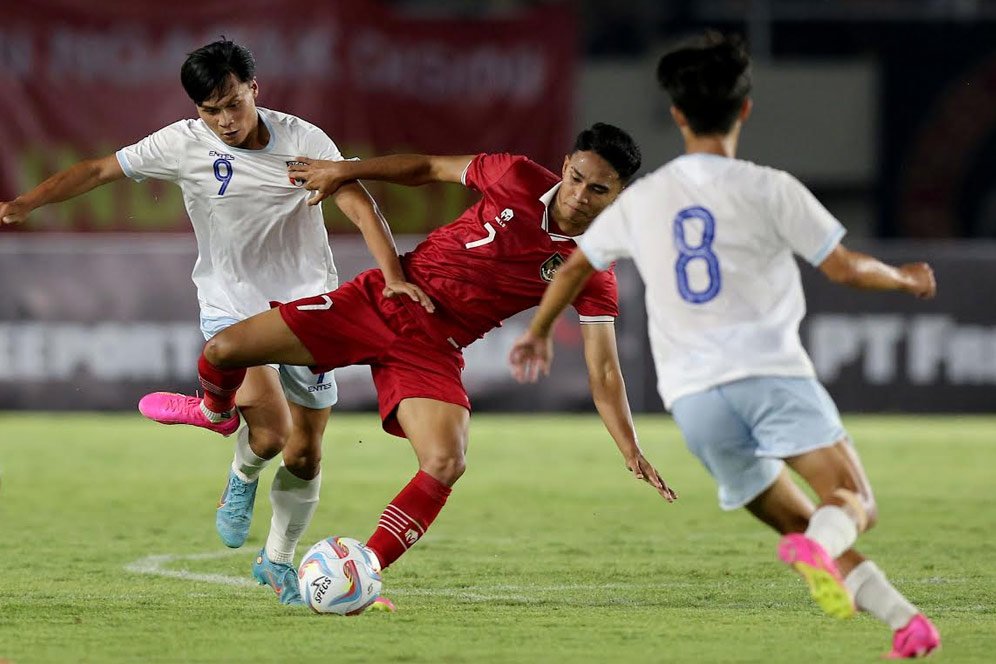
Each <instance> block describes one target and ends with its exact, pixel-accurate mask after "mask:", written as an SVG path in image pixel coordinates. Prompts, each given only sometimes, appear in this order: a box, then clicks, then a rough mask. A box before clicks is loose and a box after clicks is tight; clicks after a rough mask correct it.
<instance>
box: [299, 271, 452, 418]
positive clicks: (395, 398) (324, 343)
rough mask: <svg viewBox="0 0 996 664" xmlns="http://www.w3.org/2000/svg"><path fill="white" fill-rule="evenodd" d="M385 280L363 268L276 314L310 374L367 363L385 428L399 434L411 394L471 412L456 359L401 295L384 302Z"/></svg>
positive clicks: (415, 306)
mask: <svg viewBox="0 0 996 664" xmlns="http://www.w3.org/2000/svg"><path fill="white" fill-rule="evenodd" d="M383 291H384V276H383V274H381V272H380V270H368V271H367V272H364V273H362V274H360V275H359V276H357V277H356V278H355V279H353V280H352V281H349V282H347V283H345V284H343V285H342V286H340V287H339V288H338V289H336V290H334V291H332V292H331V293H326V294H324V295H318V296H315V297H306V298H303V299H300V300H296V301H294V302H289V303H287V304H281V305H280V315H281V316H282V317H283V319H284V322H286V323H287V325H288V327H290V329H291V331H292V332H293V333H294V334H295V335H296V336H297V338H298V339H300V340H301V343H303V344H304V346H305V347H306V348H307V349H308V351H310V352H311V355H312V357H314V358H315V367H313V368H314V369H315V370H316V373H319V372H320V371H327V370H329V369H335V368H337V367H345V366H350V365H353V364H369V365H370V373H371V374H372V375H373V381H374V385H375V386H376V388H377V402H378V405H379V408H380V418H381V420H382V422H383V425H384V430H385V431H387V432H388V433H391V434H394V435H395V436H401V437H402V438H404V437H405V433H404V430H403V429H402V428H401V425H400V424H399V423H398V418H397V410H398V404H400V403H401V401H402V400H404V399H408V398H411V397H422V398H426V399H435V400H437V401H445V402H446V403H453V404H456V405H458V406H463V407H464V408H466V409H467V410H470V399H469V398H468V397H467V391H466V390H465V389H464V387H463V381H461V379H460V374H461V372H462V371H463V354H462V353H461V352H460V349H459V348H457V347H455V346H454V345H453V343H452V342H450V341H448V340H447V337H446V336H445V333H444V332H439V331H436V330H435V329H434V328H435V327H436V325H435V324H434V322H433V321H432V320H431V318H430V317H431V316H433V314H430V313H428V312H426V311H425V310H424V309H422V307H421V305H419V304H417V303H415V302H413V301H412V300H411V299H409V298H408V297H407V296H400V297H394V298H385V297H384V296H383V295H382V293H383Z"/></svg>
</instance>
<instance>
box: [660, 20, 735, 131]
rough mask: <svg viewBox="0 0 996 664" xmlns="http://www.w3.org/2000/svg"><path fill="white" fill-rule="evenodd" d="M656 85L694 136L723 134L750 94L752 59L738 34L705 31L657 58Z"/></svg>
mask: <svg viewBox="0 0 996 664" xmlns="http://www.w3.org/2000/svg"><path fill="white" fill-rule="evenodd" d="M657 82H658V83H660V85H661V87H662V88H664V89H665V90H666V91H667V93H668V94H669V95H671V101H672V102H673V103H674V105H675V106H677V107H678V109H679V110H680V111H681V112H682V113H684V114H685V117H686V118H688V125H689V127H691V129H692V131H693V132H694V133H696V134H725V133H727V132H728V131H730V128H731V127H733V123H734V121H735V120H736V119H737V115H738V114H739V113H740V108H741V107H742V106H743V103H744V99H746V98H747V95H748V94H749V93H750V87H751V73H750V55H749V54H748V53H747V47H746V45H745V44H744V41H743V39H742V38H741V37H740V36H739V35H723V34H721V33H719V32H716V31H715V30H708V31H706V32H705V33H704V34H702V35H699V36H697V37H693V38H691V39H688V40H685V41H683V42H681V43H679V44H677V45H676V46H674V47H672V48H671V49H669V50H668V51H667V52H666V53H665V54H664V55H663V56H661V59H660V62H659V63H658V64H657Z"/></svg>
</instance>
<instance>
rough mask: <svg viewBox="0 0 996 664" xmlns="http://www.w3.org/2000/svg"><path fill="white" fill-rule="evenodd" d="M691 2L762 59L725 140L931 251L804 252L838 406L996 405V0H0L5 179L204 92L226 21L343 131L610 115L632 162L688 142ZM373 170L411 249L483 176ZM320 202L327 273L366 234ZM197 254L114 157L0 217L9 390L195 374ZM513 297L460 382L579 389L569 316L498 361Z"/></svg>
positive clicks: (387, 142)
mask: <svg viewBox="0 0 996 664" xmlns="http://www.w3.org/2000/svg"><path fill="white" fill-rule="evenodd" d="M703 27H714V28H718V29H721V30H725V31H737V32H740V33H742V34H744V35H745V36H746V37H747V39H748V40H749V42H750V45H751V50H752V53H753V56H754V58H755V62H756V65H755V69H754V80H755V87H754V93H753V98H754V102H755V107H754V114H753V116H752V117H751V119H750V121H749V123H748V125H747V127H746V128H745V133H744V136H743V140H742V145H741V151H740V156H741V157H742V158H744V159H749V160H752V161H756V162H759V163H764V164H768V165H771V166H774V167H777V168H781V169H785V170H788V171H790V172H792V173H793V174H795V175H796V176H797V177H798V178H799V179H800V180H802V181H803V182H804V183H805V184H806V185H807V186H809V187H810V188H811V189H812V190H813V191H814V192H815V193H816V195H817V196H818V197H819V198H820V199H821V200H822V201H823V202H824V204H825V205H826V206H827V207H828V208H829V209H830V211H831V212H833V213H834V214H835V215H836V216H837V217H838V218H839V219H840V220H841V221H842V222H843V223H844V224H845V226H846V227H847V228H848V237H847V238H846V240H845V241H846V243H847V244H848V245H850V246H853V247H855V248H860V249H864V250H868V251H872V252H873V253H876V254H877V255H879V256H881V257H882V258H884V259H887V260H890V261H894V262H904V261H908V260H928V261H930V262H931V263H933V264H934V267H935V270H936V272H937V278H938V283H939V296H938V298H937V299H936V300H934V301H931V302H927V303H923V302H917V301H914V300H912V299H910V298H908V297H905V296H900V295H898V294H871V293H857V292H852V291H847V290H845V289H842V288H839V287H834V286H832V285H830V284H829V283H825V282H824V280H823V279H822V277H821V276H820V275H819V274H818V273H816V272H815V271H814V270H812V269H811V268H809V267H808V266H803V267H802V271H803V275H804V278H805V283H806V290H807V295H808V298H809V316H808V317H807V320H806V321H805V323H804V325H803V328H802V335H803V340H804V342H805V343H806V345H807V347H808V348H809V350H810V352H811V354H812V357H813V360H814V363H815V364H816V367H817V370H818V372H819V375H820V378H821V379H822V380H823V381H824V382H825V383H826V384H827V386H828V388H829V389H830V391H831V393H832V394H833V395H834V397H835V398H836V399H837V401H838V404H839V405H840V406H841V408H842V409H843V410H848V411H947V412H959V411H991V410H993V406H994V403H996V399H994V397H996V298H994V286H993V284H994V283H996V39H994V36H996V1H990V0H695V1H693V0H673V1H668V0H627V1H626V2H596V1H594V0H584V1H580V2H553V1H551V2H528V1H522V0H519V1H516V0H492V1H490V2H488V1H470V0H467V1H458V0H436V1H432V2H429V1H427V0H398V1H393V2H390V1H388V0H380V1H377V2H375V1H373V0H349V1H346V0H343V1H335V0H326V1H321V0H318V1H315V2H310V3H307V4H305V5H300V6H298V5H295V4H292V3H286V2H278V1H276V0H243V2H240V3H232V2H228V1H224V2H223V1H221V0H174V1H173V2H171V3H169V6H168V7H164V6H163V5H162V4H160V3H141V2H133V1H128V0H92V1H91V2H88V3H85V4H84V3H79V2H77V1H76V0H34V1H33V2H32V3H2V4H0V86H2V89H3V94H2V95H0V118H2V122H0V146H2V149H0V199H2V200H9V199H10V198H12V197H14V196H16V195H17V194H18V193H19V192H22V191H24V190H26V189H28V188H30V187H32V186H34V185H35V184H37V183H38V182H40V181H41V180H42V179H44V178H45V177H46V176H48V175H50V174H51V173H53V172H54V171H56V170H58V169H60V168H64V167H66V166H69V165H71V164H72V163H74V162H76V161H78V160H80V159H83V158H88V157H94V156H103V155H106V154H109V153H111V152H113V151H115V150H117V149H118V148H120V147H122V146H124V145H128V144H131V143H134V142H135V141H137V140H139V139H141V138H142V137H144V136H145V135H147V134H149V133H151V132H153V131H155V130H157V129H159V128H160V127H163V126H165V125H167V124H170V123H172V122H174V121H176V120H177V119H180V118H184V117H194V116H195V112H194V108H193V105H192V104H191V103H190V101H189V99H188V98H187V97H186V95H185V93H184V92H183V90H182V88H181V87H180V84H179V68H180V65H181V64H182V62H183V60H184V58H185V56H186V53H188V52H189V51H191V50H193V49H195V48H197V47H199V46H201V45H203V44H206V43H208V42H210V41H213V40H215V39H217V38H218V37H219V36H221V35H224V36H226V37H228V38H231V39H234V40H235V41H238V42H241V43H243V44H245V45H247V46H248V47H249V48H250V49H251V50H252V51H253V52H254V54H255V56H256V59H257V67H258V72H257V76H258V80H259V84H260V90H261V92H260V97H259V99H258V103H259V104H260V105H261V106H265V107H268V108H273V109H277V110H281V111H284V112H287V113H292V114H294V115H298V116H300V117H302V118H305V119H307V120H309V121H311V122H313V123H315V124H317V125H319V126H320V127H322V128H323V129H325V130H326V132H327V133H329V135H330V136H331V137H332V138H333V140H335V141H336V142H337V144H338V145H339V147H340V149H341V150H342V152H343V153H344V154H345V155H356V156H360V157H366V156H371V155H375V154H384V153H393V152H412V151H418V152H428V153H436V154H441V153H442V154H445V153H456V154H467V153H475V152H480V151H507V152H513V153H520V154H525V155H528V156H530V157H531V158H533V159H534V160H536V161H538V162H540V163H542V164H544V165H546V166H548V167H550V168H553V169H557V170H559V167H560V163H561V161H562V160H563V156H564V154H565V153H566V152H568V151H569V149H570V146H571V143H572V141H573V137H574V136H575V134H576V133H577V132H578V131H580V130H581V129H583V128H585V127H586V126H588V125H590V124H591V123H593V122H596V121H604V122H610V123H613V124H616V125H618V126H620V127H622V128H624V129H626V130H627V131H629V132H630V133H631V134H633V136H634V137H635V138H636V139H637V141H638V142H639V144H640V146H641V148H642V150H643V154H644V168H643V172H647V171H649V170H651V169H653V168H656V167H657V166H659V165H661V164H663V163H664V162H666V161H668V160H669V159H671V158H673V157H675V156H677V155H678V154H680V151H681V144H680V137H679V135H678V133H677V130H676V129H674V127H673V126H672V124H671V122H670V117H669V115H668V100H667V98H666V97H665V95H664V94H663V93H662V92H660V91H659V90H658V89H657V87H656V84H655V81H654V68H655V65H656V59H657V57H658V56H659V54H660V53H661V51H662V50H663V48H664V46H665V45H666V44H667V43H668V42H669V41H671V40H673V39H675V38H676V37H680V36H682V35H685V34H687V33H690V32H694V31H698V30H700V29H702V28H703ZM369 189H370V190H371V192H372V193H373V195H374V196H375V198H376V199H377V201H378V202H379V204H380V205H381V207H382V208H383V210H384V212H385V214H386V216H387V218H388V220H389V221H390V222H391V224H392V227H393V228H394V230H395V233H396V234H397V235H398V241H399V245H400V246H401V247H402V248H410V247H412V246H414V244H415V243H416V242H417V241H418V240H419V239H420V237H422V236H423V235H424V234H425V233H426V232H428V231H430V230H431V229H433V228H435V227H438V226H440V225H442V224H444V223H446V222H447V221H449V220H451V219H452V218H454V217H455V216H456V215H457V214H458V213H459V212H460V211H461V210H463V209H464V208H465V207H466V206H467V205H469V204H470V203H471V202H472V201H473V200H474V197H473V195H472V194H471V193H469V192H468V191H467V190H465V189H464V188H462V187H460V186H455V185H454V186H432V187H424V188H419V189H405V188H401V187H393V186H388V185H380V184H377V183H372V184H371V185H370V186H369ZM326 213H327V215H326V216H327V219H328V223H329V228H330V231H331V232H332V235H333V238H332V247H333V252H334V254H335V257H336V263H337V265H338V268H339V271H340V279H341V280H344V279H347V278H349V277H351V276H353V275H355V274H356V273H357V272H359V271H361V270H362V269H365V268H366V267H368V266H370V264H371V260H370V259H369V258H368V257H367V253H366V250H365V248H364V247H363V244H362V241H360V239H359V238H358V236H356V235H355V234H353V233H352V228H351V226H350V225H349V223H348V222H347V221H345V220H344V219H343V218H342V217H341V215H339V214H338V212H337V211H336V210H335V209H334V207H332V206H330V207H328V208H326ZM195 255H196V254H195V247H194V242H193V237H192V234H191V232H190V230H189V222H188V221H187V219H186V216H185V213H184V210H183V205H182V200H181V198H180V192H179V189H178V188H176V187H175V186H173V185H170V184H167V183H156V182H151V183H150V182H146V183H142V184H136V183H134V182H131V181H123V182H118V183H114V184H112V185H109V186H106V187H103V188H101V189H98V190H95V191H94V192H91V193H90V194H88V195H86V196H83V197H80V198H78V199H75V200H72V201H69V202H66V203H63V204H58V205H52V206H49V207H47V208H43V209H41V210H38V211H36V212H35V213H34V214H33V216H32V218H31V220H30V222H29V223H27V224H25V225H23V226H18V227H4V228H2V229H0V284H2V288H0V409H70V410H89V409H99V410H115V409H132V408H134V405H135V403H136V402H137V400H138V398H140V397H141V396H142V395H143V394H144V393H145V392H147V391H150V390H153V389H176V390H181V391H186V392H190V391H192V390H193V388H194V387H195V385H196V380H195V379H196V358H197V354H198V353H199V350H200V347H201V345H202V343H203V339H202V337H201V336H200V333H199V331H198V327H197V303H196V296H195V291H194V288H193V285H192V284H191V283H190V278H189V275H190V271H191V269H192V267H193V262H194V258H195ZM287 260H294V257H292V256H289V257H288V258H287ZM619 276H620V295H621V298H622V300H623V302H622V310H623V315H622V316H621V318H620V319H619V323H618V333H619V338H620V352H621V355H622V358H623V362H624V370H625V371H626V375H627V382H628V386H629V393H630V398H631V401H632V403H633V406H634V408H635V409H637V410H647V411H656V410H660V409H661V405H660V400H659V397H658V396H657V393H656V388H655V377H654V375H653V369H652V366H651V362H650V356H649V351H648V348H647V341H646V333H645V319H644V317H643V310H642V307H643V304H642V289H641V287H640V284H639V280H638V278H637V277H636V275H635V273H634V271H633V269H632V266H631V265H629V264H622V265H620V266H619ZM525 320H527V318H526V317H523V316H519V317H517V318H515V319H513V320H511V321H510V322H509V323H508V324H507V325H506V326H505V327H504V328H501V329H499V330H496V331H494V332H492V333H491V334H489V335H488V337H487V338H486V339H485V340H483V341H482V342H479V343H478V344H475V345H474V346H472V347H471V348H469V349H468V350H467V352H466V356H467V366H468V368H467V372H466V374H465V378H466V383H467V386H468V389H469V391H470V393H471V398H472V400H473V402H474V404H475V407H476V408H478V409H492V410H520V409H521V410H587V409H590V408H591V406H590V398H589V397H588V394H587V380H586V374H585V371H584V365H583V360H582V358H581V353H580V333H579V331H578V328H577V324H576V321H575V320H573V319H571V318H570V317H568V319H566V320H564V321H562V322H561V324H560V325H559V327H558V328H557V338H558V342H559V344H560V347H559V350H558V360H557V366H556V368H555V372H554V374H553V375H552V376H551V378H550V379H548V380H547V381H546V382H545V383H542V384H540V385H538V386H530V387H521V386H518V385H516V384H515V383H514V382H512V381H511V380H510V378H509V377H508V371H507V369H506V366H505V357H506V355H507V349H508V347H509V346H510V344H511V342H512V341H513V340H514V338H515V337H516V336H517V335H518V333H519V332H520V331H521V329H522V327H523V325H524V322H525ZM338 375H339V381H340V394H341V395H342V405H343V407H345V408H350V409H363V408H369V407H371V406H372V405H373V403H374V402H373V391H372V386H371V383H370V380H369V374H368V371H367V370H366V368H363V367H361V368H352V369H348V370H344V371H341V372H338Z"/></svg>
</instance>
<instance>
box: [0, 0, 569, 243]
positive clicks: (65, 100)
mask: <svg viewBox="0 0 996 664" xmlns="http://www.w3.org/2000/svg"><path fill="white" fill-rule="evenodd" d="M161 7H163V5H147V4H146V3H136V2H124V1H122V0H102V1H97V2H88V3H80V2H77V1H76V0H33V1H32V2H30V3H17V2H12V3H2V4H0V86H2V89H3V91H4V93H3V94H2V95H0V117H2V118H3V122H0V145H3V149H2V150H0V199H3V200H7V199H9V198H11V197H13V196H15V195H16V194H17V193H19V192H21V191H24V190H26V189H28V188H30V187H31V186H34V185H35V184H37V183H38V182H40V181H41V180H42V179H44V178H45V177H46V176H47V175H49V174H51V173H52V172H54V171H55V170H58V169H60V168H64V167H66V166H68V165H71V164H72V163H74V162H76V161H78V160H80V159H83V158H88V157H96V156H103V155H106V154H109V153H111V152H113V151H115V150H117V149H118V148H119V147H122V146H124V145H128V144H131V143H133V142H135V141H137V140H139V139H140V138H142V137H143V136H145V135H147V134H149V133H151V132H153V131H155V130H156V129H159V128H160V127H163V126H165V125H167V124H170V123H172V122H174V121H176V120H177V119H180V118H183V117H194V116H195V115H196V113H195V110H194V107H193V104H192V103H191V102H190V100H189V98H188V97H187V96H186V94H185V93H184V91H183V88H182V87H181V86H180V82H179V72H180V65H181V64H182V63H183V60H184V58H185V57H186V54H187V53H189V52H190V51H192V50H194V49H195V48H198V47H200V46H202V45H204V44H206V43H208V42H211V41H213V40H216V39H218V38H219V37H220V36H221V35H224V36H225V37H227V38H229V39H232V40H234V41H237V42H239V43H242V44H244V45H246V46H248V47H249V48H250V49H251V50H252V51H253V53H254V54H255V56H256V64H257V80H258V81H259V85H260V96H259V99H258V103H259V105H261V106H265V107H268V108H273V109H275V110H280V111H284V112H287V113H292V114H294V115H297V116H300V117H302V118H304V119H306V120H308V121H310V122H313V123H314V124H316V125H318V126H320V127H322V128H323V129H324V130H325V131H326V132H327V133H328V134H329V135H330V136H331V137H332V139H333V140H334V141H336V143H337V144H338V145H339V147H340V149H341V151H342V152H343V154H345V155H347V156H348V155H358V156H370V155H374V154H386V153H392V152H410V151H419V152H430V153H435V154H447V153H449V154H467V153H474V152H478V151H509V152H516V153H522V154H527V155H529V156H531V157H532V158H534V159H536V160H537V161H539V162H541V163H543V164H545V165H547V166H550V167H552V168H559V165H560V162H561V160H562V158H563V155H564V154H565V152H566V151H567V149H568V148H569V147H570V146H569V142H570V140H571V138H572V136H571V134H572V128H573V127H572V119H573V91H574V68H575V63H576V60H577V52H576V33H577V30H576V23H575V19H574V16H573V14H572V13H571V11H570V9H569V8H568V7H566V6H562V5H555V6H547V7H540V8H536V9H532V10H529V11H523V12H520V13H516V14H513V15H510V16H508V17H497V18H486V19H437V18H431V19H430V18H417V17H412V16H408V15H400V14H397V13H393V12H392V11H389V10H388V9H386V8H384V7H382V6H380V5H379V4H377V3H375V2H368V1H358V0H349V1H339V2H335V1H332V2H329V1H326V2H323V3H310V4H308V5H307V7H306V9H305V10H298V9H296V8H294V7H295V6H294V5H293V4H292V3H286V2H278V1H275V0H243V2H239V3H233V2H230V1H229V0H225V1H222V0H196V1H194V0H174V2H171V3H169V5H168V9H161ZM236 13H237V15H236ZM371 190H372V191H373V193H374V195H375V196H376V197H377V199H378V202H379V203H380V204H381V207H382V208H383V209H384V210H385V213H386V214H387V216H388V220H389V221H390V222H391V224H392V226H393V227H395V228H396V229H397V230H399V231H420V230H427V229H429V228H432V227H435V226H438V225H439V224H441V223H444V222H446V221H448V220H449V219H450V218H452V217H453V216H454V215H455V214H456V213H457V212H458V211H459V210H461V209H462V208H463V207H464V206H465V205H466V204H467V203H468V198H467V193H466V191H465V190H464V189H463V188H460V187H448V186H440V187H435V188H422V189H403V188H399V187H389V186H372V187H371ZM346 226H348V223H347V224H346ZM344 227H345V226H344ZM187 228H189V224H188V222H187V220H186V217H185V214H184V212H183V207H182V201H181V199H180V193H179V190H178V189H177V188H176V187H174V186H173V185H170V184H166V183H152V184H143V185H135V184H134V183H129V182H120V183H114V184H112V185H108V186H105V187H102V188H99V189H97V190H95V191H94V192H91V193H90V194H87V195H86V196H83V197H80V198H79V199H76V200H73V201H69V202H67V203H63V204H61V205H54V206H49V207H48V208H44V209H42V210H38V211H37V212H35V213H34V214H33V215H32V218H31V220H30V222H29V223H28V224H25V225H24V226H20V227H17V229H18V230H23V231H32V230H34V231H39V230H41V231H66V230H91V231H122V230H141V229H149V230H169V231H176V230H186V229H187ZM9 230H10V229H9V228H8V229H6V230H5V232H9Z"/></svg>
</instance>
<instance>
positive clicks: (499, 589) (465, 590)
mask: <svg viewBox="0 0 996 664" xmlns="http://www.w3.org/2000/svg"><path fill="white" fill-rule="evenodd" d="M239 554H241V555H246V552H245V551H242V550H237V549H230V550H223V551H211V552H207V553H166V554H160V555H153V556H146V557H144V558H140V559H138V560H136V561H134V562H131V563H128V564H127V565H125V566H124V569H125V571H127V572H131V573H133V574H144V575H147V576H162V577H166V578H170V579H180V580H183V581H199V582H202V583H213V584H218V585H226V586H235V587H245V588H249V587H256V586H257V585H258V584H257V583H256V582H255V581H254V580H252V579H251V578H249V577H248V575H247V576H245V577H241V576H228V575H225V574H207V573H202V572H191V571H190V570H187V569H182V568H181V569H171V568H169V567H167V565H169V564H170V563H175V562H180V561H184V560H212V559H215V558H226V557H228V556H232V555H239ZM959 581H965V579H945V578H942V577H929V578H926V579H906V580H905V583H912V584H938V583H954V582H959ZM697 585H701V584H698V583H692V582H689V581H680V580H675V581H672V582H670V583H660V582H657V583H653V584H647V583H560V584H551V585H546V586H537V585H532V584H507V583H499V584H494V585H487V586H463V587H458V588H393V587H392V588H391V589H390V590H388V592H387V594H388V595H400V596H404V595H409V596H413V597H414V596H423V597H451V598H454V599H460V600H463V601H466V602H494V601H511V602H522V603H531V602H535V601H536V600H537V595H544V594H550V593H562V592H568V591H576V590H587V591H591V590H602V591H606V590H643V591H645V590H668V589H675V588H688V587H692V586H697ZM523 591H529V592H530V593H531V594H529V595H525V594H522V593H523Z"/></svg>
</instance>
